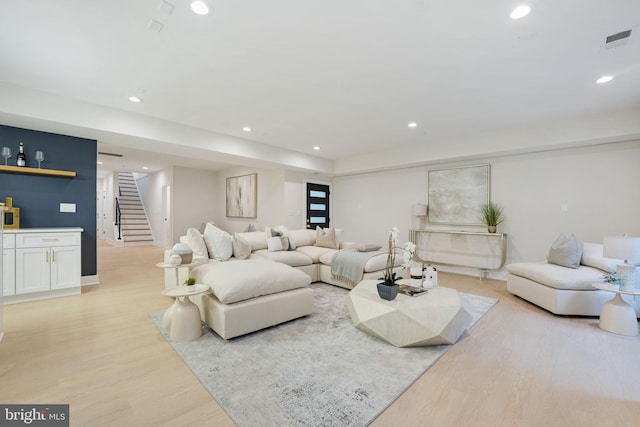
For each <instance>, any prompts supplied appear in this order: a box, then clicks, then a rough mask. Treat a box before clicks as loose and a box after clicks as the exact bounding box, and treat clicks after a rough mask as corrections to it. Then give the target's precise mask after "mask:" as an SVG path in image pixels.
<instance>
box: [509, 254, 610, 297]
mask: <svg viewBox="0 0 640 427" xmlns="http://www.w3.org/2000/svg"><path fill="white" fill-rule="evenodd" d="M507 271H509V273H511V274H514V275H516V276H521V277H525V278H527V279H530V280H533V281H535V282H538V283H540V284H543V285H545V286H549V287H551V288H556V289H571V290H584V291H593V290H595V288H594V287H593V286H591V285H593V284H594V283H602V275H603V274H604V273H605V272H604V271H602V270H599V269H597V268H593V267H587V266H585V265H582V266H580V267H578V268H575V269H574V268H568V267H562V266H560V265H556V264H549V263H546V262H544V261H541V262H519V263H514V264H509V265H507Z"/></svg>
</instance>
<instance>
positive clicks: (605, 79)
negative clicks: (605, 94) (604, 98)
mask: <svg viewBox="0 0 640 427" xmlns="http://www.w3.org/2000/svg"><path fill="white" fill-rule="evenodd" d="M611 80H613V76H602V77H600V78H599V79H598V80H596V83H608V82H610V81H611Z"/></svg>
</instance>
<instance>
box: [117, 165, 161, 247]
mask: <svg viewBox="0 0 640 427" xmlns="http://www.w3.org/2000/svg"><path fill="white" fill-rule="evenodd" d="M118 181H119V193H120V196H118V202H119V204H120V212H121V217H120V221H121V224H122V225H121V234H122V240H123V241H124V246H137V245H152V244H153V234H152V233H151V227H149V221H148V220H147V214H146V212H145V211H144V207H143V206H142V201H141V200H140V193H139V192H138V186H137V184H136V181H135V179H134V178H133V174H132V173H131V172H119V173H118ZM116 236H117V231H116Z"/></svg>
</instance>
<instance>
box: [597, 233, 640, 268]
mask: <svg viewBox="0 0 640 427" xmlns="http://www.w3.org/2000/svg"><path fill="white" fill-rule="evenodd" d="M603 255H604V256H605V257H607V258H615V259H622V260H625V261H628V262H629V263H631V264H640V237H631V236H605V238H604V253H603Z"/></svg>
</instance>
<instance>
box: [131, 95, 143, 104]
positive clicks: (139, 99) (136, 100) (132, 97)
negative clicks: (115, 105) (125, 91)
mask: <svg viewBox="0 0 640 427" xmlns="http://www.w3.org/2000/svg"><path fill="white" fill-rule="evenodd" d="M129 101H131V102H136V103H138V102H142V98H140V97H139V96H130V97H129Z"/></svg>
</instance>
